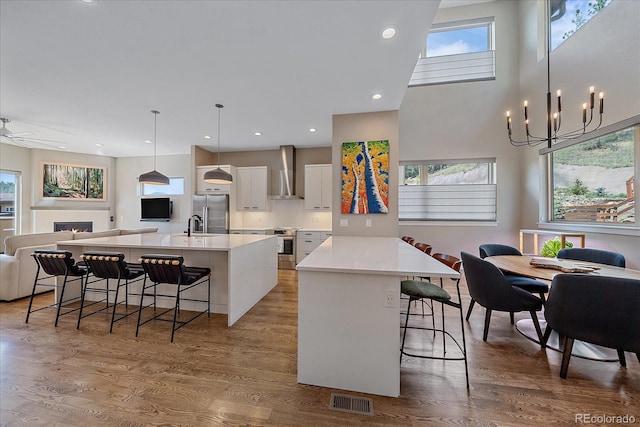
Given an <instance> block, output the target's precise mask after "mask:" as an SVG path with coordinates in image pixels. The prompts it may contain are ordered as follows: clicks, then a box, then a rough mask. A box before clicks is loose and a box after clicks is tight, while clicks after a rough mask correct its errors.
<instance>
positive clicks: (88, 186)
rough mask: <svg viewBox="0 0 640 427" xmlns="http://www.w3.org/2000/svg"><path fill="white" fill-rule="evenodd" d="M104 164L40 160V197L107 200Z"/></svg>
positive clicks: (49, 198) (84, 200)
mask: <svg viewBox="0 0 640 427" xmlns="http://www.w3.org/2000/svg"><path fill="white" fill-rule="evenodd" d="M106 178H107V168H106V167H105V166H88V165H75V164H68V163H54V162H40V181H39V182H40V186H41V187H40V197H41V199H48V200H72V201H83V202H87V201H98V202H104V201H106V200H107V191H106V190H107V189H106V182H107V180H106Z"/></svg>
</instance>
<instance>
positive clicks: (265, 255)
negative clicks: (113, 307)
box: [58, 233, 278, 326]
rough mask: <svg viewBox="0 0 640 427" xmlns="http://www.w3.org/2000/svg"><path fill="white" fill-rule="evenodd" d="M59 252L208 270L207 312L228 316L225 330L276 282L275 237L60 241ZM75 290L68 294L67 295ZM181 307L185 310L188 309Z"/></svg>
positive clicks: (169, 303) (149, 236) (169, 236)
mask: <svg viewBox="0 0 640 427" xmlns="http://www.w3.org/2000/svg"><path fill="white" fill-rule="evenodd" d="M58 249H63V250H67V251H70V252H71V253H73V255H74V258H75V259H76V260H79V258H80V255H81V254H82V253H84V252H87V251H109V252H121V253H124V255H125V261H127V262H138V258H140V256H141V255H143V254H167V255H179V256H182V257H184V262H185V265H188V266H197V267H210V268H211V271H212V275H211V311H212V312H213V313H223V314H227V317H228V321H227V323H228V325H229V326H231V325H233V324H234V323H235V322H236V321H237V320H238V319H240V318H241V317H242V316H243V315H244V314H245V313H246V312H247V311H249V309H251V307H253V306H254V305H255V304H256V303H257V302H258V301H260V300H261V299H262V298H263V297H264V296H265V295H266V294H267V293H269V291H270V290H271V289H273V288H274V287H275V286H276V285H277V283H278V248H277V239H276V237H275V236H273V235H271V236H266V235H262V236H259V235H244V234H210V235H197V234H196V235H191V237H187V236H186V235H185V234H162V233H146V234H131V235H123V236H113V237H98V238H93V239H82V240H68V241H62V242H58ZM73 291H74V290H70V292H71V293H70V294H69V296H71V295H72V294H73ZM75 292H76V294H79V293H78V292H79V289H75ZM65 294H66V292H65ZM205 299H206V295H205ZM134 301H135V299H134ZM137 301H138V302H139V300H137ZM158 304H159V305H161V306H166V307H170V306H172V304H173V301H160V299H159V302H158ZM184 308H185V309H187V310H188V309H189V307H188V306H187V305H184Z"/></svg>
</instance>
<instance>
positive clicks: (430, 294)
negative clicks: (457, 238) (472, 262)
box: [400, 253, 469, 388]
mask: <svg viewBox="0 0 640 427" xmlns="http://www.w3.org/2000/svg"><path fill="white" fill-rule="evenodd" d="M433 258H435V259H437V260H438V261H440V262H441V263H443V264H446V265H447V266H448V267H450V268H451V269H453V270H456V271H458V272H459V271H460V266H461V261H460V259H459V258H456V257H454V256H452V255H447V254H442V253H437V254H433ZM454 280H455V284H456V299H452V298H451V294H449V292H447V291H446V290H445V289H444V283H443V281H442V278H440V286H438V285H436V284H433V283H431V282H427V281H421V280H403V281H402V282H401V292H402V294H404V295H407V296H408V297H409V305H408V307H407V312H406V317H405V321H404V333H403V335H402V346H401V347H400V361H402V355H403V354H404V355H407V356H411V357H419V358H422V359H436V360H459V361H464V371H465V376H466V380H467V388H469V368H468V366H467V343H466V340H465V335H464V321H463V313H462V298H461V297H460V279H459V278H458V279H454ZM423 299H429V300H431V301H432V302H434V301H435V302H439V303H441V304H442V328H436V327H435V326H432V327H430V328H429V327H421V326H409V311H410V307H411V302H412V301H418V300H423ZM445 306H449V307H453V308H455V309H456V310H458V312H459V315H460V329H461V332H462V343H460V342H459V341H458V339H456V338H455V337H454V336H453V335H451V333H449V332H448V331H447V330H446V329H445V324H444V307H445ZM434 317H435V316H434ZM407 329H422V330H427V331H433V332H434V336H435V331H438V332H442V341H443V342H442V345H443V349H442V356H437V355H432V356H428V355H422V354H412V353H408V352H406V351H405V349H404V344H405V339H406V337H407ZM445 335H446V336H448V337H449V338H450V339H451V340H452V341H453V342H454V343H455V344H456V346H457V347H458V350H459V351H460V354H461V355H460V356H457V355H454V356H447V355H446V353H447V345H446V337H445Z"/></svg>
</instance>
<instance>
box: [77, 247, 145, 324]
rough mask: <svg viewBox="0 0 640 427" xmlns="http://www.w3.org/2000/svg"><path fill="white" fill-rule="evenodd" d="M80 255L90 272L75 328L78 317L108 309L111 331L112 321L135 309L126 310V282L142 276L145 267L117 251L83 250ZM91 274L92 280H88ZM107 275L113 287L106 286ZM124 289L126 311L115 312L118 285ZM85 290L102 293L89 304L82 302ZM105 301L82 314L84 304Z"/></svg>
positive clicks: (81, 317) (85, 283)
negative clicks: (126, 258) (128, 260)
mask: <svg viewBox="0 0 640 427" xmlns="http://www.w3.org/2000/svg"><path fill="white" fill-rule="evenodd" d="M80 258H81V259H82V261H84V263H85V264H86V266H87V268H88V269H89V273H91V274H87V277H86V279H85V281H84V287H83V290H82V299H81V302H80V313H79V314H78V325H77V326H76V328H78V329H79V328H80V321H81V320H82V319H83V318H85V317H87V316H91V315H92V314H96V313H107V314H111V325H110V326H109V333H111V331H113V324H114V323H115V322H117V321H118V320H122V319H124V318H125V317H127V316H130V315H132V314H135V313H136V312H137V310H135V311H132V312H129V311H128V308H129V284H130V283H134V282H137V281H139V280H142V277H141V276H144V270H143V268H142V265H140V264H134V263H129V262H126V261H125V260H124V254H123V253H119V252H85V253H83V254H82V255H81V256H80ZM91 276H93V280H91V281H90V278H91ZM109 279H113V280H116V287H115V289H111V288H110V287H109ZM103 281H106V283H105V284H104V287H99V286H97V283H98V282H103ZM90 284H91V285H93V286H89V285H90ZM123 286H124V288H125V290H124V304H125V311H124V312H120V313H118V311H117V307H118V305H119V302H118V301H119V296H120V295H119V294H120V288H121V287H123ZM87 292H91V293H103V294H104V298H103V299H101V300H99V301H91V303H90V304H88V305H85V300H86V296H87ZM114 292H115V296H114V298H113V303H112V304H111V305H109V295H110V294H112V293H114ZM101 303H104V307H103V308H100V309H98V310H94V311H92V312H90V313H88V314H84V315H83V314H82V311H83V310H84V308H85V307H91V306H93V305H95V304H101Z"/></svg>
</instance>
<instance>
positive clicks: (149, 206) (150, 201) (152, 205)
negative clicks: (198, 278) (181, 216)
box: [140, 197, 173, 222]
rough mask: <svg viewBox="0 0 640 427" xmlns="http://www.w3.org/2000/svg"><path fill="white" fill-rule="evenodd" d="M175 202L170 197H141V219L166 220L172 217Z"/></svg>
mask: <svg viewBox="0 0 640 427" xmlns="http://www.w3.org/2000/svg"><path fill="white" fill-rule="evenodd" d="M172 204H173V202H172V201H171V200H170V199H169V198H168V197H156V198H143V199H140V221H158V222H160V221H165V222H168V221H169V220H170V219H171V211H172Z"/></svg>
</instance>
